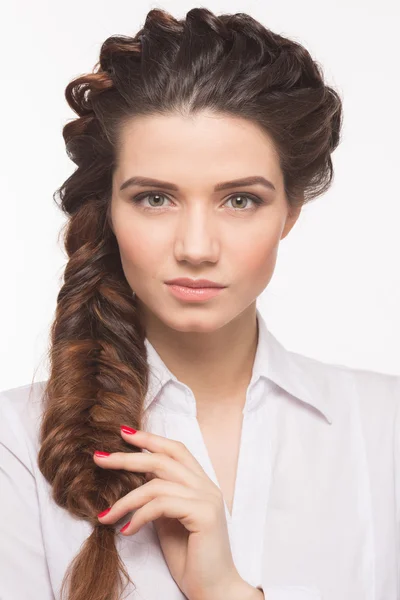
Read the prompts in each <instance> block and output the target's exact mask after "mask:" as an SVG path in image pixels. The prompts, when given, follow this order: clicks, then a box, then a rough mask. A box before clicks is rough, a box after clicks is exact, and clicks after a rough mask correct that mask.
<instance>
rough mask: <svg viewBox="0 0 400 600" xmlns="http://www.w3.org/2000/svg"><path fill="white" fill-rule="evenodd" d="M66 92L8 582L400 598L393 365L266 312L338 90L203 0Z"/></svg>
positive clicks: (9, 494)
mask: <svg viewBox="0 0 400 600" xmlns="http://www.w3.org/2000/svg"><path fill="white" fill-rule="evenodd" d="M66 98H67V100H68V102H69V104H70V106H71V107H72V108H73V109H74V110H75V112H76V113H77V115H78V118H77V119H75V120H73V121H71V122H69V123H68V124H66V125H65V127H64V130H63V135H64V139H65V142H66V147H67V152H68V155H69V156H70V157H71V159H72V160H73V161H74V162H75V163H76V164H77V169H76V171H75V172H74V173H73V174H72V175H71V176H70V177H69V178H68V179H67V181H65V183H64V184H63V185H62V187H61V188H60V190H59V191H60V197H61V208H62V210H63V211H64V212H65V213H66V214H67V215H68V227H67V230H66V236H65V247H66V250H67V253H68V257H69V260H68V264H67V266H66V269H65V280H64V283H63V285H62V288H61V290H60V293H59V295H58V299H57V300H58V301H57V310H56V315H55V320H54V324H53V327H52V332H51V335H52V337H51V350H50V359H51V369H50V375H49V379H48V380H47V381H45V382H38V383H35V384H33V386H23V387H21V388H14V389H12V390H7V391H5V392H3V394H2V397H1V403H0V406H1V411H2V418H1V430H0V431H1V442H2V444H1V449H2V456H1V464H2V475H1V476H2V481H1V484H2V490H3V493H2V495H1V507H2V509H3V510H2V516H3V518H2V520H1V535H2V540H3V542H2V554H3V556H2V557H1V558H2V560H1V565H2V566H1V569H2V577H1V583H0V586H1V589H0V592H1V593H0V596H1V598H2V600H11V599H12V598H18V599H21V600H22V599H24V600H28V599H29V598H35V599H36V598H41V600H45V599H50V598H61V597H66V598H68V600H111V599H112V600H117V599H118V598H121V597H124V598H125V597H128V598H138V599H139V598H141V599H145V598H146V599H148V600H153V599H154V600H155V599H158V598H163V600H175V599H176V600H178V599H180V598H189V600H220V599H221V600H222V599H223V600H235V599H237V600H257V599H258V600H260V599H262V598H264V597H265V598H266V600H338V599H339V598H340V600H366V599H368V600H394V599H395V598H400V595H399V594H400V588H399V579H398V573H399V565H400V562H399V539H398V531H399V524H400V522H399V506H400V504H398V502H399V498H400V489H399V479H398V478H397V475H396V471H395V469H396V468H398V460H399V448H398V440H399V422H398V420H397V421H396V420H395V419H396V415H397V414H398V412H396V411H397V408H398V405H399V390H400V377H397V376H391V375H384V374H380V373H375V372H368V371H361V370H355V369H350V368H347V367H343V366H340V365H329V364H324V363H322V362H320V361H317V360H314V359H311V358H308V357H305V356H302V355H299V354H296V353H294V352H290V351H288V350H286V349H285V348H284V347H283V346H282V345H281V344H280V343H279V342H278V340H276V338H275V337H274V336H273V335H272V333H271V332H270V331H269V330H268V328H267V326H266V323H265V321H264V319H263V318H262V316H261V314H260V312H259V311H258V309H257V308H256V300H257V298H258V296H259V295H260V294H261V293H262V291H263V290H264V289H265V288H266V286H267V285H268V283H269V281H270V280H271V277H272V274H273V272H274V267H275V263H276V257H277V252H278V247H279V243H280V241H281V240H282V239H283V238H285V237H286V236H287V235H288V233H289V232H290V230H291V229H292V227H293V226H294V224H295V223H296V220H297V219H298V217H299V214H300V211H301V208H302V206H303V205H304V204H305V203H306V202H309V201H310V200H312V199H314V198H316V197H317V196H319V195H321V194H322V193H323V192H324V191H326V190H327V189H328V187H329V185H330V182H331V180H332V175H333V170H332V162H331V156H330V155H331V153H332V152H333V151H334V150H335V148H336V147H337V145H338V143H339V137H340V128H341V119H342V105H341V101H340V98H339V96H338V94H337V93H336V92H335V91H334V90H333V89H332V88H330V87H328V86H327V85H326V84H325V83H324V80H323V75H322V72H321V70H320V68H319V67H318V65H317V63H315V62H314V61H313V60H312V58H311V56H310V54H309V53H308V52H307V51H306V50H305V48H303V47H302V46H300V45H299V44H297V43H295V42H294V41H291V40H288V39H286V38H283V37H281V36H279V35H277V34H275V33H273V32H271V31H270V30H268V29H266V28H265V27H263V26H262V25H261V24H260V23H258V22H257V21H255V20H254V19H252V18H251V17H250V16H248V15H246V14H243V13H241V14H236V15H220V16H216V15H214V14H213V13H212V12H210V11H209V10H207V9H205V8H195V9H192V10H190V11H189V12H188V13H187V15H186V19H185V20H176V19H174V18H173V17H172V16H171V15H169V14H168V13H167V12H164V11H162V10H156V9H154V10H151V11H150V12H149V13H148V15H147V18H146V22H145V25H144V27H143V29H141V30H140V31H139V33H138V34H137V35H136V36H135V38H129V37H123V36H113V37H111V38H109V39H107V40H106V41H105V42H104V44H103V45H102V48H101V54H100V60H99V63H98V64H97V65H96V69H95V70H94V72H93V73H90V74H87V75H84V76H82V77H78V78H77V79H75V80H74V81H72V82H71V83H70V84H69V85H68V87H67V90H66ZM182 278H183V281H182V280H181V279H182ZM204 279H205V280H207V281H206V282H204V281H203V280H204ZM176 280H178V281H176ZM180 280H181V281H180ZM210 281H211V282H212V283H210ZM210 286H211V287H210ZM215 286H218V287H215ZM121 427H122V428H121ZM396 443H397V446H396ZM96 451H100V454H99V455H96V454H95V452H96ZM396 461H397V462H396ZM396 503H397V504H396ZM16 520H18V523H16ZM122 525H124V528H122ZM121 575H122V576H123V577H121ZM126 583H127V584H128V586H129V590H128V591H126V585H123V584H126ZM67 584H68V585H67ZM65 593H67V594H68V595H67V596H65ZM124 593H128V595H126V596H125V595H122V594H124Z"/></svg>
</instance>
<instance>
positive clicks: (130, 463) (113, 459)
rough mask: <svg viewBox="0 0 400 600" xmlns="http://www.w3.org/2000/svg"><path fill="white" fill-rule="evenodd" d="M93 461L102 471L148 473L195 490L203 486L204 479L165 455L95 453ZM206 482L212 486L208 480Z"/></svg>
mask: <svg viewBox="0 0 400 600" xmlns="http://www.w3.org/2000/svg"><path fill="white" fill-rule="evenodd" d="M93 459H94V460H95V462H96V464H97V465H98V466H99V467H102V468H103V469H123V470H125V471H132V472H133V473H139V472H144V473H146V472H149V473H153V474H154V475H156V476H157V477H159V478H160V479H167V480H168V481H175V482H176V483H181V484H183V485H187V486H189V487H192V488H196V489H197V488H198V487H201V486H203V487H204V485H205V483H204V478H202V479H200V478H199V476H198V474H196V473H194V472H193V471H191V470H190V469H188V467H186V466H185V465H183V464H181V463H179V462H177V461H176V460H174V459H173V458H170V457H169V456H166V455H165V454H158V453H147V452H112V453H111V454H109V455H108V456H97V454H96V453H95V454H94V455H93ZM207 480H208V481H209V482H210V484H212V485H214V484H213V482H212V481H211V480H210V479H208V478H207Z"/></svg>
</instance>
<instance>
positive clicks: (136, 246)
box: [117, 227, 165, 280]
mask: <svg viewBox="0 0 400 600" xmlns="http://www.w3.org/2000/svg"><path fill="white" fill-rule="evenodd" d="M117 241H118V246H119V252H120V256H121V263H122V268H123V270H124V272H125V275H126V277H127V279H128V280H129V274H135V275H138V274H140V273H143V274H147V275H149V273H153V272H156V270H157V265H159V264H160V257H161V256H162V254H163V252H162V249H160V240H159V238H158V242H157V239H156V238H155V239H154V240H152V239H151V236H149V233H148V232H147V233H146V234H144V233H143V231H142V232H141V231H140V229H138V228H132V227H130V228H128V227H126V228H120V229H119V230H118V231H117ZM164 254H165V252H164Z"/></svg>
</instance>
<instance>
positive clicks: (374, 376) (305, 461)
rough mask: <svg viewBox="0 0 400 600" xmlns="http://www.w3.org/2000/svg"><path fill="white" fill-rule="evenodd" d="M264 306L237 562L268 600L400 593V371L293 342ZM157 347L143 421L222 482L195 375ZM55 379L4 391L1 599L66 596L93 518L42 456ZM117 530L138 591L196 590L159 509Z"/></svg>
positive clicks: (371, 599) (139, 598) (168, 595)
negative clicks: (79, 512)
mask: <svg viewBox="0 0 400 600" xmlns="http://www.w3.org/2000/svg"><path fill="white" fill-rule="evenodd" d="M257 320H258V324H259V338H258V346H257V352H256V356H255V362H254V365H253V372H252V378H251V381H250V383H249V386H248V389H247V396H246V404H245V407H244V409H243V426H242V433H241V445H240V454H239V462H238V468H237V477H236V484H235V494H234V502H233V509H232V515H230V514H229V512H228V510H227V507H226V505H225V509H226V518H227V522H228V529H229V536H230V541H231V547H232V554H233V558H234V561H235V564H236V567H237V570H238V571H239V573H240V575H241V577H242V578H243V579H245V580H246V581H247V582H248V583H250V584H251V585H253V586H254V587H257V586H259V587H260V588H262V589H263V591H264V594H265V598H266V600H400V416H399V415H400V411H399V404H400V376H396V375H387V374H383V373H378V372H373V371H366V370H361V369H354V368H349V367H345V366H342V365H334V364H328V363H323V362H322V361H318V360H315V359H312V358H309V357H306V356H303V355H300V354H298V353H294V352H291V351H289V350H286V349H285V348H284V347H283V346H282V345H281V344H280V342H279V341H278V340H277V339H276V338H275V337H274V336H273V335H272V333H271V332H270V331H269V330H268V329H267V326H266V323H265V321H264V319H263V318H262V316H261V314H260V312H259V310H257ZM146 347H147V351H148V362H149V367H150V385H149V389H148V394H147V398H146V401H145V402H146V406H145V407H146V412H145V421H144V424H143V429H145V430H148V431H152V432H154V433H156V434H158V435H162V436H165V437H168V438H171V439H175V440H180V441H182V442H183V443H184V444H185V445H186V446H187V447H188V449H189V450H190V452H191V453H192V454H193V455H194V456H195V458H196V459H197V460H198V461H199V463H200V464H201V465H202V467H203V468H204V470H205V471H206V473H207V474H208V476H209V477H210V478H211V479H212V480H213V481H214V483H215V484H216V485H218V481H217V478H216V475H215V472H214V469H213V466H212V463H211V461H210V458H209V455H208V453H207V448H206V446H205V443H204V439H203V437H202V434H201V430H200V428H199V424H198V422H197V419H196V400H195V398H194V395H193V393H192V391H191V389H190V388H189V387H187V386H186V385H185V384H183V383H182V382H180V381H178V379H177V378H176V377H175V376H174V375H173V374H172V373H171V372H170V371H169V370H168V369H167V367H166V365H165V364H164V363H163V361H162V360H161V358H160V356H159V355H158V354H157V352H156V351H155V349H154V347H153V346H152V345H151V344H150V343H149V341H148V340H147V339H146ZM44 385H45V381H42V382H36V383H34V384H33V385H32V386H31V385H25V386H22V387H18V388H13V389H9V390H5V391H3V392H2V393H1V395H0V412H1V414H0V598H1V600H37V598H40V599H41V600H50V599H52V600H53V599H57V600H58V599H59V589H60V585H61V581H62V578H63V576H64V573H65V571H66V569H67V567H68V565H69V564H70V562H71V561H72V559H73V557H74V556H75V555H76V554H77V553H78V551H79V548H80V546H81V544H82V543H83V542H84V540H85V539H86V538H87V536H88V535H89V534H90V531H91V525H89V524H88V523H87V522H86V521H83V520H80V519H77V518H76V517H74V516H72V515H70V514H69V513H68V512H67V511H66V510H65V509H63V508H60V507H59V506H57V505H56V504H55V502H54V501H53V500H52V499H51V488H50V486H49V484H48V483H47V481H46V480H45V479H44V478H43V476H42V474H41V473H40V471H39V469H38V466H37V452H38V449H39V444H38V427H39V419H40V414H41V395H42V392H43V389H44ZM30 392H31V393H30ZM127 425H129V423H127ZM131 516H132V513H131V514H130V515H129V514H128V515H127V517H126V520H125V522H127V521H128V520H130V517H131ZM116 540H117V548H118V551H119V553H120V555H121V558H122V560H123V561H124V563H125V566H126V569H127V571H128V573H129V575H130V577H131V578H132V581H133V582H134V584H135V586H136V588H133V587H131V586H130V585H129V586H128V588H126V590H125V592H126V593H128V592H129V593H128V595H127V596H126V598H127V599H128V600H159V598H160V590H162V594H161V596H162V598H163V600H183V599H185V596H184V595H183V593H182V592H181V591H180V589H179V587H178V585H177V584H176V583H175V581H174V579H173V578H172V576H171V574H170V572H169V570H168V566H167V564H166V562H165V559H164V557H163V554H162V551H161V547H160V545H159V542H158V537H157V534H156V531H155V529H154V526H153V523H152V522H150V523H148V524H146V525H144V526H143V527H142V528H141V529H140V530H139V531H138V532H137V533H136V534H134V535H132V536H128V537H123V536H120V535H118V534H117V535H116ZM227 600H228V599H227Z"/></svg>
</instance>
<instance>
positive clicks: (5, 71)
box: [0, 0, 400, 390]
mask: <svg viewBox="0 0 400 600" xmlns="http://www.w3.org/2000/svg"><path fill="white" fill-rule="evenodd" d="M196 6H203V7H206V8H209V9H211V10H212V11H214V12H215V13H216V14H221V13H223V12H226V13H231V14H232V13H235V12H247V13H249V14H250V15H252V16H253V17H255V18H256V19H258V20H259V21H261V23H263V24H264V25H265V26H266V27H269V28H270V29H272V30H273V31H275V32H277V33H280V34H281V35H284V36H288V37H290V38H291V39H294V40H296V41H298V42H300V43H302V44H303V45H304V46H305V47H306V48H307V49H308V50H309V52H310V53H311V55H312V56H313V58H314V59H315V60H317V61H318V62H319V63H320V64H321V66H322V68H323V70H324V73H325V77H326V82H327V84H328V85H332V86H334V87H335V88H336V89H337V91H338V92H339V93H340V95H341V98H342V100H343V110H344V122H343V132H342V141H341V144H340V145H339V147H338V148H337V150H336V151H335V152H334V153H333V155H332V159H333V164H334V169H335V177H334V181H333V184H332V187H331V189H330V190H329V191H328V192H327V193H326V194H325V195H323V196H321V197H320V198H318V199H316V200H315V201H314V202H311V203H310V204H309V205H308V206H306V207H305V208H304V209H303V211H302V214H301V215H300V218H299V220H298V221H297V223H296V225H295V226H294V228H293V229H292V231H291V232H290V233H289V235H288V237H287V238H285V239H284V240H283V241H282V242H281V245H280V249H279V256H278V260H277V265H276V269H275V273H274V275H273V277H272V280H271V282H270V284H269V285H268V287H267V288H266V290H265V291H264V293H263V294H262V295H261V297H260V298H259V300H258V306H259V308H260V310H261V312H262V314H263V315H264V316H265V317H266V320H267V324H268V326H269V328H270V330H271V331H272V333H273V334H274V335H275V336H276V337H277V338H278V339H279V340H280V341H281V342H282V343H283V344H284V345H285V346H286V347H287V348H288V349H290V350H293V351H295V352H300V353H302V354H305V355H307V356H311V357H313V358H317V359H319V360H323V361H326V362H333V363H338V364H343V365H346V366H350V367H356V368H361V369H368V370H375V371H381V372H385V373H391V374H396V375H400V342H399V340H400V269H399V262H400V192H399V183H398V173H399V163H400V145H399V139H400V127H399V92H400V83H399V78H400V70H399V61H400V49H399V48H400V47H399V44H398V32H399V25H400V3H399V2H398V0H381V1H380V2H370V1H367V0H347V1H345V0H343V1H341V2H332V0H331V1H330V2H321V1H320V0H303V1H302V2H298V0H281V1H280V2H276V0H274V1H270V0H264V1H263V2H260V1H246V2H245V1H244V0H243V1H239V0H229V2H228V1H227V0H225V1H220V2H203V3H201V4H196V2H189V1H178V0H175V1H174V0H164V1H163V2H159V3H152V2H146V1H141V2H132V1H130V2H128V1H125V0H117V1H116V2H113V3H111V4H110V2H109V1H106V0H96V2H94V0H86V1H85V2H81V1H79V2H78V1H77V0H69V1H68V2H53V1H50V0H36V2H30V1H29V0H13V1H12V2H8V3H7V4H4V5H3V8H2V9H1V15H0V22H1V25H0V27H1V38H0V39H1V41H0V44H2V45H3V48H2V49H1V50H2V52H1V54H2V57H3V60H2V65H1V94H0V110H1V115H2V120H1V132H2V136H1V142H2V143H1V146H0V148H1V150H0V152H1V166H2V168H1V171H0V179H1V225H2V227H1V236H0V260H1V294H0V314H1V342H0V358H1V369H0V390H4V389H8V388H11V387H17V386H20V385H25V384H28V383H31V381H32V380H35V381H40V380H43V379H47V377H48V361H47V356H46V355H47V350H48V342H49V327H50V324H51V322H52V319H53V314H54V310H55V306H56V297H57V294H58V291H59V289H60V286H61V283H62V272H63V268H64V266H65V264H66V255H65V254H64V251H63V249H62V244H61V240H60V239H59V237H58V236H59V231H60V229H61V227H62V225H63V224H64V222H65V217H64V216H63V215H62V214H61V212H60V211H59V209H58V208H57V206H56V205H55V203H54V202H53V199H52V194H53V193H54V191H55V190H56V189H57V188H58V187H59V186H60V185H61V183H62V182H63V181H64V180H65V179H66V178H67V177H68V176H69V175H70V174H71V173H72V171H73V170H74V169H75V165H74V164H73V163H72V162H71V161H70V160H69V159H68V157H67V156H66V153H65V147H64V141H63V138H62V134H61V130H62V127H63V125H64V124H65V122H66V121H67V120H68V119H70V118H72V117H74V116H75V115H74V113H73V112H72V111H71V110H70V109H69V107H68V105H67V103H66V100H65V98H64V89H65V87H66V85H67V83H68V82H69V81H70V80H71V79H72V78H73V77H76V76H77V75H79V74H82V73H85V72H89V71H91V70H92V68H93V66H94V64H95V63H96V61H97V60H98V55H99V51H100V46H101V43H102V42H103V41H104V40H105V39H106V38H107V37H108V36H110V35H113V34H125V35H134V34H135V33H136V31H137V30H138V29H139V28H140V27H142V25H143V23H144V19H145V16H146V14H147V12H148V11H149V10H150V9H151V8H163V9H165V10H168V11H169V12H171V13H172V14H173V15H174V16H176V17H178V18H183V17H184V16H185V14H186V12H187V11H188V10H190V9H191V8H194V7H196Z"/></svg>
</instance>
